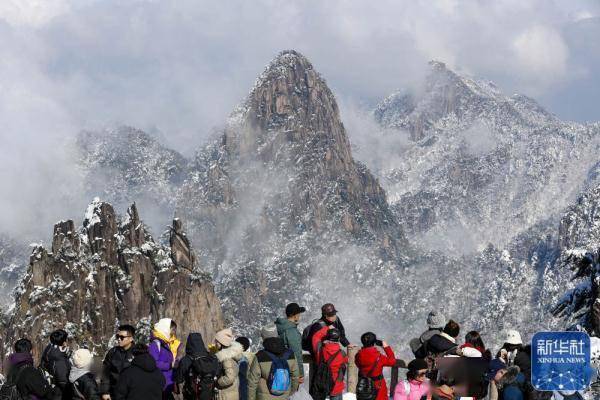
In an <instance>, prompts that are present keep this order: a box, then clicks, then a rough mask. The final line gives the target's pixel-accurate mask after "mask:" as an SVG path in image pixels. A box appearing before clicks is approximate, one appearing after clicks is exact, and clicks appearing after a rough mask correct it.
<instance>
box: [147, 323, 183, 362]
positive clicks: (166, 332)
mask: <svg viewBox="0 0 600 400" xmlns="http://www.w3.org/2000/svg"><path fill="white" fill-rule="evenodd" d="M152 337H153V338H154V339H158V340H160V341H161V342H163V343H165V344H166V345H167V346H168V347H169V349H170V350H171V353H173V357H177V350H178V349H179V345H180V344H181V341H180V340H179V339H177V337H176V336H174V335H171V320H170V319H169V318H163V319H161V320H159V321H158V322H157V323H156V324H154V329H153V330H152Z"/></svg>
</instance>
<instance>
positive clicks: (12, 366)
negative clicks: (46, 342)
mask: <svg viewBox="0 0 600 400" xmlns="http://www.w3.org/2000/svg"><path fill="white" fill-rule="evenodd" d="M32 348H33V346H32V345H31V341H30V340H29V339H19V340H17V341H16V342H15V344H14V350H15V352H14V353H13V354H11V355H10V356H9V357H8V374H7V379H6V384H15V385H16V386H17V390H18V391H19V393H20V394H21V396H23V398H32V397H33V396H35V397H37V398H38V399H47V400H52V399H55V398H56V397H58V396H60V395H61V393H60V392H59V391H57V390H56V389H54V388H52V386H50V385H49V384H48V381H46V379H45V378H44V375H43V374H42V372H41V371H40V370H39V369H36V368H35V367H34V366H33V357H32V355H31V349H32Z"/></svg>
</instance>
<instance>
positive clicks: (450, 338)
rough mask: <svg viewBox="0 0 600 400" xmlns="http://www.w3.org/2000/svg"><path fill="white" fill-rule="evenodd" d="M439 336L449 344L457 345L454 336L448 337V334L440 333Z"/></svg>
mask: <svg viewBox="0 0 600 400" xmlns="http://www.w3.org/2000/svg"><path fill="white" fill-rule="evenodd" d="M438 335H440V336H441V337H443V338H444V339H446V340H448V341H449V342H452V343H456V339H454V338H453V337H452V336H450V335H448V334H447V333H446V332H440V333H438Z"/></svg>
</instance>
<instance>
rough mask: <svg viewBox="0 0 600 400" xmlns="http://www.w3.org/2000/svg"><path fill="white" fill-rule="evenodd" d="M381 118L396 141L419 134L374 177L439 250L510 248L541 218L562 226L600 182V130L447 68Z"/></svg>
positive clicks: (415, 231)
mask: <svg viewBox="0 0 600 400" xmlns="http://www.w3.org/2000/svg"><path fill="white" fill-rule="evenodd" d="M373 115H374V117H375V119H376V121H378V122H379V123H380V124H381V126H382V127H384V128H387V130H386V135H408V136H409V137H410V141H409V142H408V144H406V145H405V146H403V147H402V148H401V149H398V154H397V156H396V157H388V159H387V160H381V162H380V163H379V168H378V170H376V171H374V172H375V173H376V174H377V175H378V176H380V177H381V178H382V184H383V185H384V187H385V189H386V191H387V192H388V197H389V200H390V203H391V205H392V207H393V208H394V210H395V214H396V216H397V218H398V219H399V222H400V223H401V225H402V226H403V227H404V229H405V230H406V231H407V233H409V236H410V237H415V236H416V237H419V241H420V242H422V243H426V244H428V245H429V246H430V247H432V248H439V249H442V250H444V251H450V252H451V253H454V254H462V253H465V252H472V251H475V250H481V249H482V248H484V247H486V246H487V244H488V243H492V244H494V245H497V246H505V245H507V244H508V243H510V241H511V240H512V239H513V238H515V237H516V236H518V235H519V234H520V233H522V232H524V231H526V230H527V229H529V228H530V227H531V226H534V225H535V224H537V223H539V222H541V221H546V220H548V219H549V218H550V219H552V220H553V221H555V222H556V223H557V222H558V217H559V215H560V213H561V212H562V210H563V209H564V208H565V207H567V205H569V204H570V203H571V202H572V201H574V200H575V198H576V197H577V195H578V194H579V193H580V192H581V191H582V190H584V189H585V188H586V187H589V186H593V185H594V184H595V183H597V182H598V173H597V163H598V156H597V154H598V150H599V146H600V125H599V124H589V125H583V124H577V123H572V122H564V121H561V120H559V119H558V118H557V117H555V116H554V115H552V114H550V113H549V112H547V111H546V110H544V109H543V108H542V107H541V106H540V105H539V104H537V103H536V102H535V101H534V100H533V99H530V98H528V97H526V96H523V95H513V96H507V95H505V94H503V93H502V92H501V91H500V90H499V89H498V88H497V87H496V86H494V85H493V84H492V83H489V82H483V81H480V80H476V79H473V78H469V77H465V76H461V75H458V74H456V73H455V72H453V71H451V70H450V69H448V68H447V67H446V66H445V65H444V64H443V63H440V62H432V63H431V72H430V74H429V76H428V77H427V79H426V81H425V84H424V88H423V90H422V91H420V92H418V94H412V93H410V92H407V91H399V92H397V93H395V94H393V95H391V96H390V97H388V98H387V99H385V100H384V101H383V102H382V103H381V104H379V105H378V106H377V108H376V109H375V111H374V114H373ZM365 151H369V149H368V148H367V149H366V150H365Z"/></svg>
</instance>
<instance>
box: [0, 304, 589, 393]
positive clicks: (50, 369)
mask: <svg viewBox="0 0 600 400" xmlns="http://www.w3.org/2000/svg"><path fill="white" fill-rule="evenodd" d="M305 311H306V309H305V308H304V307H301V306H299V305H298V304H296V303H291V304H289V305H288V306H287V307H286V309H285V316H284V317H281V318H278V319H277V320H276V321H275V322H274V323H270V324H267V325H265V326H264V327H263V328H262V329H261V331H260V336H261V343H260V346H257V347H258V351H256V352H253V351H252V350H251V349H252V348H253V346H252V342H251V340H250V339H249V338H247V337H236V336H235V335H234V332H233V331H232V330H231V329H224V330H221V331H219V332H217V333H216V335H215V338H214V341H212V342H211V343H208V345H207V344H206V343H205V341H204V339H203V337H202V335H201V334H200V333H198V332H193V333H190V334H189V336H188V337H187V340H186V342H185V345H184V344H183V343H182V342H181V341H180V340H179V339H178V337H177V324H176V322H175V321H172V320H171V319H168V318H164V319H160V320H159V321H158V322H157V323H156V324H155V325H154V327H153V330H152V334H151V336H150V338H149V340H145V342H147V343H141V341H142V340H139V342H140V343H136V341H135V338H136V329H135V328H134V327H133V326H132V325H121V326H119V327H118V329H117V332H116V335H115V341H116V346H115V347H112V348H111V349H110V350H108V352H107V353H106V355H105V356H104V358H103V361H102V363H101V365H100V362H99V360H97V361H98V362H97V363H96V362H95V360H94V356H93V354H92V353H91V352H90V351H89V350H88V349H85V348H79V349H77V350H74V351H72V350H71V348H70V346H69V340H68V339H69V338H68V334H67V332H66V331H64V330H56V331H54V332H52V334H51V335H50V343H48V345H47V346H46V347H45V349H44V351H43V352H42V354H41V357H40V360H39V362H38V363H36V362H35V361H34V359H33V355H32V349H33V345H32V342H31V341H30V340H29V339H26V338H23V339H19V340H17V341H16V342H15V343H14V346H13V353H12V354H10V356H9V357H8V359H7V361H6V362H5V370H7V376H6V379H5V382H4V384H3V385H2V387H1V388H0V399H2V400H8V399H15V400H16V399H40V400H41V399H49V400H170V399H176V398H177V399H179V398H183V399H185V400H279V399H282V400H287V399H289V398H291V397H292V398H294V397H295V396H297V398H298V399H299V400H300V399H308V396H310V397H312V399H314V400H325V399H326V398H329V399H331V400H341V399H342V397H343V396H344V394H345V393H347V390H348V387H347V386H348V383H349V382H348V376H349V374H347V371H348V368H349V365H350V364H351V363H352V362H354V363H355V366H356V369H357V370H358V378H357V381H356V382H354V383H353V386H355V387H353V388H352V391H353V392H355V394H354V396H356V399H357V400H388V399H390V398H391V399H393V400H452V399H460V398H463V399H467V398H468V399H476V400H480V399H489V400H533V399H538V400H545V399H550V398H553V399H557V400H558V399H560V400H562V399H581V398H582V397H581V394H579V393H577V392H563V393H552V392H538V391H536V390H535V389H534V388H533V386H532V384H531V365H530V354H529V353H530V348H529V346H526V345H524V343H523V341H522V339H521V335H520V334H519V332H517V331H509V332H508V333H507V336H506V339H505V343H504V345H503V346H502V348H500V349H499V350H498V351H497V352H496V353H495V354H494V353H492V352H491V350H490V349H488V348H486V346H485V344H484V341H483V339H482V337H481V335H480V334H479V333H478V332H476V331H470V332H468V333H466V335H465V336H464V342H462V343H459V337H461V332H460V330H461V329H460V326H459V324H458V323H456V322H455V321H453V320H446V318H445V317H444V315H442V314H441V313H440V312H435V311H432V312H431V313H430V314H429V315H428V316H427V320H426V322H427V330H426V331H425V332H423V334H422V335H420V337H418V338H415V339H413V340H412V341H411V342H410V348H411V351H412V353H413V354H414V359H412V360H410V361H409V362H407V363H404V362H403V361H399V360H397V359H396V355H395V354H394V350H393V349H392V347H391V346H390V345H389V344H388V343H387V342H386V341H385V340H382V339H380V338H378V337H377V335H376V334H375V333H373V332H365V333H364V334H362V335H361V337H360V345H354V344H351V343H350V341H349V340H348V338H347V337H346V331H345V329H344V325H343V324H342V321H341V320H340V318H339V316H338V312H337V310H336V308H335V306H334V305H333V304H331V303H329V304H325V305H323V307H322V308H321V317H320V318H319V319H318V320H315V321H313V322H312V323H310V324H309V325H308V326H307V327H306V328H305V329H303V330H302V331H300V330H299V328H298V327H299V324H300V319H301V316H302V314H303V313H304V312H305ZM350 350H352V354H353V355H355V356H354V357H353V360H350V358H349V357H348V353H349V352H350ZM306 353H309V354H310V355H311V357H309V358H308V359H309V360H310V363H308V365H309V368H310V369H311V373H310V374H309V375H310V377H308V376H307V372H308V371H307V370H308V368H306V367H305V363H304V360H303V356H304V354H306ZM393 366H397V367H398V366H402V367H406V379H404V380H402V379H401V380H400V381H399V382H398V383H397V384H396V385H395V387H393V388H391V390H390V389H389V388H388V385H387V382H386V376H385V374H386V373H385V371H386V367H393ZM301 387H302V388H308V393H306V390H304V389H299V388H301Z"/></svg>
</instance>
